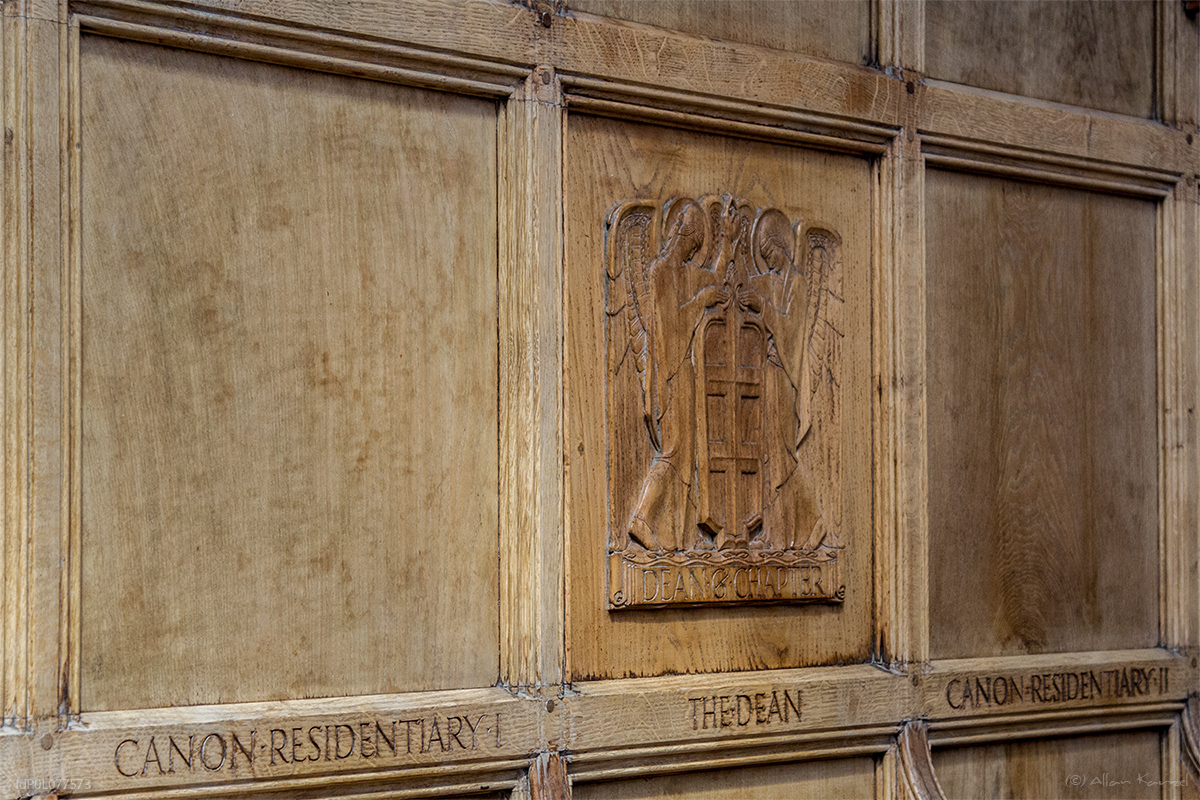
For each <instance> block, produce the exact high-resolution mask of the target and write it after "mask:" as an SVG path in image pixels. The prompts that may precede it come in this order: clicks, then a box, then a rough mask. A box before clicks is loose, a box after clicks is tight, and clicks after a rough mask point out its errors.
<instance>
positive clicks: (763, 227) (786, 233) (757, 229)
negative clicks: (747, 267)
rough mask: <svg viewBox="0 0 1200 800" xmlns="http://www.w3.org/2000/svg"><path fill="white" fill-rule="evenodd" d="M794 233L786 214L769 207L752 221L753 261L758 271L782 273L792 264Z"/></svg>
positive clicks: (794, 248) (794, 249) (794, 251)
mask: <svg viewBox="0 0 1200 800" xmlns="http://www.w3.org/2000/svg"><path fill="white" fill-rule="evenodd" d="M795 253H796V234H795V231H794V230H793V229H792V223H791V222H790V221H789V220H788V218H787V215H785V214H784V213H783V212H782V211H780V210H779V209H777V208H769V209H767V210H766V211H764V212H762V214H760V215H759V217H758V219H757V220H756V221H755V223H754V262H755V265H756V266H757V267H758V269H759V272H760V273H766V272H771V273H773V274H775V275H780V276H782V275H784V274H786V273H787V271H788V270H789V269H791V267H792V264H793V259H794V258H795Z"/></svg>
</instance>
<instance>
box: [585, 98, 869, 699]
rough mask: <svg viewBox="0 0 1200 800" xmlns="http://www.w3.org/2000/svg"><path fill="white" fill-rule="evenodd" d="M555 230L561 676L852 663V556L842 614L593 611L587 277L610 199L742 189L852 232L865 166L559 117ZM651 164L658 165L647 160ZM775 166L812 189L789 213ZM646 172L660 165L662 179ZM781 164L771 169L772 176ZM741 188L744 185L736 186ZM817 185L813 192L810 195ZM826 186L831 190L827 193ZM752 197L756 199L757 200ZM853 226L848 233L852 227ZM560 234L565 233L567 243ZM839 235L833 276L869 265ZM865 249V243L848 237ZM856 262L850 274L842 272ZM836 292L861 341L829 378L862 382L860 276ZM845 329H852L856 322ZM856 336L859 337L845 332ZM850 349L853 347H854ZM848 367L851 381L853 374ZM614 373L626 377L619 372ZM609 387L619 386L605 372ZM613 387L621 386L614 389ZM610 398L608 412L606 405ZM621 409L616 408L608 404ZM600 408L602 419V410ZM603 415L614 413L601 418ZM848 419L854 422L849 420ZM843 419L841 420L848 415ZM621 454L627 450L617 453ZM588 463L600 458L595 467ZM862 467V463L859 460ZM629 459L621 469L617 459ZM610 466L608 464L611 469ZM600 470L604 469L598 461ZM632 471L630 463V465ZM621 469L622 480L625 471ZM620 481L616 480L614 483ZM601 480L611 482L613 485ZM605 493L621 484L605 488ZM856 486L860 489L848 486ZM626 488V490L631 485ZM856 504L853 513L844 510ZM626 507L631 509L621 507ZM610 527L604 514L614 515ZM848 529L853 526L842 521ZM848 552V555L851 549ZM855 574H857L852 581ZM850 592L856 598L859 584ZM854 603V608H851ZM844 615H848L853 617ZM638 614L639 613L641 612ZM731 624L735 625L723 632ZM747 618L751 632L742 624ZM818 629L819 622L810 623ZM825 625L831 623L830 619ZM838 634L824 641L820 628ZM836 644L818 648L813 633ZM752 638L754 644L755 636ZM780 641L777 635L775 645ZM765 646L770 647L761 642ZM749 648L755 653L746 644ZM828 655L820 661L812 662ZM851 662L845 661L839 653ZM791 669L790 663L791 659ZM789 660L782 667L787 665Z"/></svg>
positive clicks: (594, 305) (593, 320) (597, 293)
mask: <svg viewBox="0 0 1200 800" xmlns="http://www.w3.org/2000/svg"><path fill="white" fill-rule="evenodd" d="M567 141H568V145H567V164H566V170H567V187H568V189H567V203H566V205H567V213H568V217H567V220H568V222H567V226H568V235H567V243H568V245H567V246H568V251H567V270H568V283H569V284H570V286H571V290H570V291H569V292H568V293H567V303H568V312H567V313H568V318H567V319H568V321H567V330H568V334H567V335H568V341H567V347H568V355H567V370H568V389H567V393H568V398H569V401H570V402H569V403H568V406H567V415H568V416H567V418H568V423H567V425H568V436H569V437H570V440H569V441H570V447H571V449H572V451H573V456H574V451H579V449H580V447H581V446H582V453H584V454H586V455H584V461H583V463H584V466H585V470H586V471H585V470H576V469H572V471H571V473H570V474H569V475H568V496H569V498H570V501H571V511H570V515H569V517H570V526H571V527H570V534H569V535H570V540H571V565H570V575H569V585H570V592H569V602H570V619H571V629H572V631H587V633H585V634H582V635H580V634H578V633H576V634H574V635H572V636H571V652H572V675H573V677H574V678H575V679H577V680H578V679H582V678H587V677H620V676H633V675H652V674H656V673H660V672H662V671H678V670H684V669H695V668H696V667H694V666H687V665H695V664H700V663H704V664H706V666H705V669H713V670H717V669H754V668H763V667H770V666H775V667H781V666H787V665H798V664H799V663H820V662H821V660H823V659H828V658H831V657H832V652H834V651H835V650H837V649H838V648H843V647H844V648H848V649H847V650H845V651H843V654H842V655H840V656H838V659H839V660H842V659H846V660H853V659H856V658H861V657H864V656H865V653H866V651H865V649H864V646H865V645H866V644H867V643H866V641H860V642H859V643H857V644H856V643H854V642H855V640H856V639H857V638H858V636H859V632H860V630H862V629H861V627H860V626H861V625H863V624H867V625H869V619H870V618H869V616H863V617H859V616H858V615H859V614H860V613H864V612H866V610H867V609H868V608H869V607H870V604H871V603H870V599H869V597H863V598H857V599H854V598H852V591H853V590H852V589H850V588H849V587H850V586H851V584H852V582H853V581H854V580H855V578H854V577H853V570H856V569H859V568H863V567H865V566H866V565H867V564H868V563H869V559H868V557H867V556H865V555H859V556H857V557H856V558H857V559H861V560H850V559H847V561H846V563H847V564H848V566H847V568H846V569H847V570H848V571H847V572H846V582H847V587H848V592H847V595H846V597H847V601H846V605H845V610H844V611H842V610H837V609H838V608H840V607H833V606H830V607H824V608H822V607H815V608H810V609H805V610H804V613H803V614H798V613H796V612H795V611H789V610H787V609H786V608H782V607H775V608H772V607H759V608H747V609H744V610H739V611H738V612H737V614H736V617H735V616H733V615H730V614H728V613H722V612H720V611H718V610H716V609H711V610H707V609H693V610H682V611H662V612H627V613H625V614H623V615H621V616H616V615H612V616H611V617H610V614H609V612H608V611H607V610H606V609H605V608H604V605H603V603H604V597H605V591H606V589H605V586H604V581H603V574H604V570H603V565H602V563H601V562H600V561H599V559H602V558H603V557H604V546H605V541H606V539H607V538H608V536H609V527H610V522H609V521H608V517H609V515H610V514H615V515H616V517H620V516H622V515H623V514H627V511H623V510H621V509H617V508H616V507H615V506H614V508H612V509H608V508H607V501H606V499H605V496H604V495H605V493H606V490H607V489H606V487H607V486H608V485H609V479H608V478H607V477H606V475H605V472H604V470H605V464H604V459H605V458H607V456H605V455H604V454H605V453H606V449H607V448H608V447H613V446H614V445H613V444H611V443H609V444H606V442H605V436H604V430H603V426H601V425H599V424H597V422H598V421H600V420H603V419H604V416H605V413H606V412H605V410H604V408H605V406H604V405H603V403H604V398H603V396H602V395H601V394H600V387H603V386H604V382H603V381H602V380H601V379H600V376H599V375H598V374H596V372H595V371H596V370H597V369H599V368H600V367H602V366H603V365H604V364H605V363H606V360H607V357H606V355H605V351H604V347H605V338H604V337H605V323H604V319H603V317H602V316H601V312H600V311H599V309H602V308H604V302H603V301H602V298H603V294H602V292H603V291H604V285H603V281H602V280H601V277H602V276H596V275H595V274H594V272H592V269H593V268H592V267H591V266H589V265H594V264H596V263H600V262H598V261H597V259H599V258H601V254H602V251H601V249H600V248H601V246H602V244H603V236H602V234H603V229H602V223H603V220H604V218H605V216H606V214H607V213H608V210H609V209H611V208H612V207H614V205H615V204H616V203H617V202H620V201H622V200H625V199H629V198H637V197H642V196H647V197H654V198H658V196H659V195H662V198H661V200H658V199H655V200H654V201H652V202H654V203H658V202H665V201H666V200H667V199H669V198H670V197H671V196H680V197H703V196H704V195H706V194H709V193H720V192H730V193H733V194H735V195H736V194H738V193H742V192H752V194H750V196H751V197H754V198H755V200H753V201H752V202H754V203H756V204H758V205H764V204H775V205H778V206H779V207H781V208H784V209H791V208H795V209H796V210H794V211H791V210H789V211H787V212H785V213H789V214H790V215H791V217H792V218H793V219H795V218H800V217H803V218H804V219H806V220H813V221H814V223H813V224H818V223H816V222H815V220H817V219H822V220H826V222H823V223H820V224H824V225H827V226H831V228H832V229H838V228H839V225H840V227H841V228H842V229H846V230H849V229H851V228H853V227H855V226H867V225H869V217H870V197H869V192H870V189H869V182H868V177H869V172H868V165H867V164H866V163H865V162H863V161H860V160H857V159H852V158H850V157H846V156H834V155H823V154H818V153H815V152H808V151H803V150H798V149H791V148H784V147H782V146H778V145H760V144H756V143H752V142H744V141H738V142H736V147H735V146H734V144H735V140H732V139H728V138H723V137H713V136H708V135H704V134H693V133H683V132H679V131H672V130H669V129H666V128H658V127H651V126H645V125H640V124H636V123H627V122H614V121H608V120H602V119H597V118H589V117H585V116H582V115H572V117H571V118H570V124H569V125H568V136H567ZM654 159H660V161H658V162H655V161H654ZM768 159H769V160H771V161H773V162H774V163H776V166H775V167H773V169H776V170H778V169H781V168H782V169H787V170H789V174H791V175H792V177H791V178H790V179H789V180H788V181H787V182H785V183H784V184H783V185H808V186H811V187H813V189H812V194H810V195H807V197H806V199H805V200H803V201H802V203H803V204H802V205H797V200H793V199H791V198H786V197H784V196H782V195H780V196H778V197H777V196H775V195H774V194H772V193H773V192H774V191H776V190H774V189H773V187H774V186H775V185H778V184H777V182H776V181H771V182H769V183H768V182H767V181H765V180H764V179H763V177H762V176H763V175H765V174H766V173H763V172H761V170H762V168H763V165H765V164H766V163H767V160H768ZM655 164H659V165H661V164H672V165H673V166H672V167H671V169H670V171H664V170H663V169H662V167H661V166H655ZM779 165H783V166H779ZM573 175H599V176H602V177H601V179H600V180H598V181H596V180H590V181H586V182H585V181H581V180H579V179H574V178H572V176H573ZM742 187H746V188H742ZM817 187H824V188H823V190H821V189H818V188H817ZM835 187H836V188H835ZM760 197H761V198H762V199H757V198H760ZM866 229H867V228H865V227H863V228H861V230H866ZM572 231H575V232H574V233H572ZM849 237H850V234H845V233H843V234H842V242H843V245H842V246H843V248H845V250H844V252H843V262H844V263H845V264H846V265H847V267H846V268H847V270H851V269H864V270H865V268H866V266H867V259H868V258H869V255H868V251H866V250H862V251H858V252H852V251H851V250H850V249H849V248H850V246H851V245H850V238H849ZM858 242H859V243H862V244H865V239H863V238H861V237H860V238H859V239H858ZM855 264H856V265H857V266H856V267H853V268H852V267H851V266H850V265H855ZM845 282H846V286H845V292H846V297H847V298H848V299H847V300H846V305H847V310H846V312H845V313H846V319H847V326H848V328H847V329H848V330H850V331H855V330H857V331H861V332H860V333H859V335H858V336H857V337H856V336H854V335H853V333H847V334H846V336H845V339H844V341H843V348H845V352H846V360H845V362H844V363H845V364H846V365H847V367H846V369H847V375H848V376H855V375H856V376H857V377H847V378H844V379H843V381H844V382H846V381H849V382H854V381H862V380H864V379H866V378H867V375H869V373H868V372H866V371H865V369H863V368H867V367H866V365H867V364H868V363H869V361H866V362H864V361H859V360H858V359H860V358H865V359H869V349H868V347H869V333H867V331H868V330H869V327H866V325H867V318H866V317H865V316H864V317H859V316H858V315H859V314H863V313H864V312H865V303H867V302H869V295H868V294H866V293H867V292H868V291H869V289H868V275H867V274H866V272H865V271H864V272H863V273H861V274H860V275H859V276H858V277H853V276H852V274H851V273H850V272H847V274H846V277H845ZM856 320H858V321H856ZM860 325H861V326H863V327H859V326H860ZM858 348H863V349H858ZM860 369H863V371H861V372H860ZM622 374H625V375H626V376H627V375H628V374H631V373H622ZM617 377H618V378H620V377H621V376H620V375H618V376H617ZM622 391H624V390H622ZM846 396H847V397H853V396H858V397H865V395H862V394H857V395H856V394H847V395H846ZM610 402H612V401H611V400H610ZM622 407H624V406H622ZM616 408H617V407H616V406H613V409H616ZM864 412H868V407H865V406H859V407H858V408H857V409H856V408H855V407H854V406H853V405H852V404H847V405H846V406H845V412H844V413H845V414H847V415H850V416H848V417H847V422H846V423H844V428H843V430H846V431H851V430H852V431H856V432H857V433H856V434H855V435H856V436H862V437H863V438H862V439H861V440H860V443H857V444H856V443H855V442H854V441H853V437H851V438H845V439H843V445H842V446H843V448H845V455H844V456H843V463H844V464H846V466H845V467H844V469H845V470H847V471H846V472H845V476H846V477H845V478H844V480H845V482H846V483H845V485H846V487H847V488H846V491H845V492H844V493H843V498H844V503H845V506H844V508H845V510H844V512H843V519H844V520H845V522H844V523H843V531H844V532H845V533H844V535H846V536H852V537H854V536H862V535H865V534H866V533H867V531H868V530H869V522H868V521H867V519H864V518H862V517H859V516H858V514H859V513H860V511H865V510H866V508H865V506H863V507H859V506H858V504H859V503H861V502H862V501H863V500H864V499H866V498H865V497H864V495H863V494H862V493H861V492H862V490H863V488H865V487H866V483H865V482H859V481H860V480H861V478H857V477H854V476H857V475H863V474H864V473H860V472H858V470H859V469H863V468H868V467H867V465H868V464H869V455H868V453H867V452H866V451H865V450H862V449H859V448H860V447H862V446H866V445H867V444H868V441H867V440H868V439H869V429H870V428H869V424H870V423H869V421H868V417H867V416H866V414H864ZM610 413H617V412H616V411H613V410H612V409H610ZM860 414H861V415H862V416H856V415H860ZM852 418H853V419H854V420H855V421H853V422H851V421H850V420H851V419H852ZM626 429H628V431H630V432H631V435H632V436H633V439H631V440H630V441H628V442H625V443H624V444H621V445H620V446H621V447H633V446H635V445H637V442H639V441H640V438H639V434H638V431H639V430H641V428H640V427H638V426H637V424H636V421H633V422H630V423H629V424H628V425H626V424H625V423H621V424H620V425H619V426H618V428H616V430H626ZM631 452H632V451H631ZM597 455H599V456H601V458H597V457H596V456H597ZM860 459H862V460H860ZM631 463H632V462H631ZM618 466H619V465H618ZM608 469H610V470H611V469H613V462H612V461H611V459H609V465H608ZM633 469H634V471H635V472H638V474H639V475H640V472H639V470H640V469H641V468H640V467H637V466H636V465H635V466H634V467H633ZM627 471H628V470H627ZM621 474H623V473H621ZM614 480H616V479H615V478H614ZM613 485H614V486H623V485H624V484H622V483H614V484H613ZM860 487H862V488H860ZM632 488H633V489H636V486H634V487H632ZM632 499H635V498H633V496H632V495H629V497H626V495H625V494H619V495H615V496H614V501H613V502H614V503H622V502H625V501H627V500H628V501H629V502H632ZM856 508H858V509H859V510H855V509H856ZM630 510H631V509H630ZM616 517H613V518H614V519H615V518H616ZM851 520H861V521H851ZM855 541H857V542H859V544H857V545H853V546H855V547H858V548H866V547H869V545H867V544H866V540H865V539H856V540H855ZM860 552H861V551H860ZM864 577H865V575H864ZM859 591H860V592H863V591H866V592H869V591H870V590H869V588H868V586H867V585H861V588H860V589H859ZM863 601H865V604H860V603H863ZM855 609H858V610H857V611H856V610H855ZM647 614H649V615H647ZM735 618H736V622H735ZM751 620H753V622H752V623H751ZM785 620H786V621H787V622H786V626H788V627H790V626H802V627H807V626H814V625H820V626H824V625H829V626H832V627H830V628H829V629H828V630H827V631H826V630H825V629H824V628H823V627H822V628H821V630H822V631H823V632H822V633H821V634H816V632H815V631H816V630H817V629H816V628H814V629H813V635H810V636H808V637H798V633H799V629H796V634H793V635H785V631H786V630H787V629H788V627H785V625H784V622H785ZM820 620H825V622H820ZM835 620H837V621H838V623H837V625H835V624H834V621H835ZM699 624H703V625H704V626H705V628H706V629H707V630H708V633H707V634H706V635H705V636H698V635H696V633H688V631H696V632H698V630H699V629H697V628H696V627H695V626H696V625H699ZM835 627H836V628H837V629H838V631H839V632H837V633H834V628H835ZM826 635H828V636H831V637H836V641H837V642H840V644H835V643H834V641H835V640H834V639H832V638H831V639H828V640H826V639H825V636H826ZM760 637H766V638H762V639H760ZM776 637H785V638H778V639H777V638H776ZM801 639H806V640H807V641H808V642H810V643H811V645H812V646H813V647H814V648H815V649H814V651H813V652H814V655H812V656H801V655H800V654H799V652H798V651H794V647H795V645H796V644H797V642H799V641H801ZM768 641H770V642H773V644H770V645H767V644H766V643H767V642H768ZM756 642H759V643H756ZM827 648H830V650H829V652H830V655H828V656H817V655H815V653H818V652H824V651H826V649H827ZM851 653H856V654H859V655H851ZM796 658H798V659H800V661H799V662H797V661H793V660H792V659H796ZM789 662H791V663H790V664H789Z"/></svg>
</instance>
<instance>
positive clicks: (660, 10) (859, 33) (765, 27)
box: [568, 0, 871, 64]
mask: <svg viewBox="0 0 1200 800" xmlns="http://www.w3.org/2000/svg"><path fill="white" fill-rule="evenodd" d="M568 8H569V9H570V10H571V11H583V12H586V13H588V14H597V15H599V16H602V17H616V18H617V19H623V20H629V21H631V22H641V23H645V24H647V25H656V26H658V27H660V28H670V29H671V30H676V31H682V32H684V33H691V34H695V35H697V36H707V37H711V38H713V39H726V40H729V41H733V42H738V43H740V44H752V45H757V46H759V47H770V48H773V49H775V50H787V51H789V52H793V53H806V54H808V55H814V56H821V57H822V58H832V59H836V60H838V61H848V62H850V63H853V64H865V63H869V62H870V60H871V53H870V42H871V36H870V33H871V31H870V27H871V26H870V19H869V15H870V10H871V9H870V4H869V3H867V2H866V0H849V2H829V1H828V0H765V1H764V0H757V2H750V3H744V2H743V3H731V2H727V1H725V0H699V1H697V0H667V1H666V2H656V3H646V2H640V1H639V0H574V1H573V2H571V3H568Z"/></svg>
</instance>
